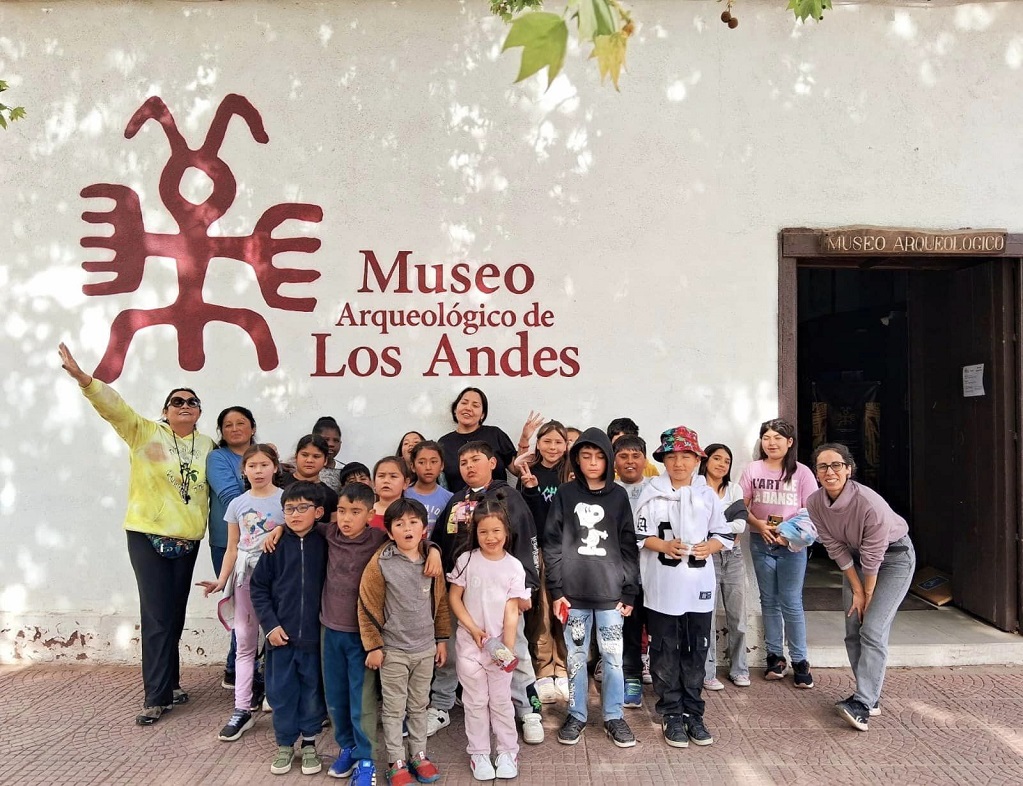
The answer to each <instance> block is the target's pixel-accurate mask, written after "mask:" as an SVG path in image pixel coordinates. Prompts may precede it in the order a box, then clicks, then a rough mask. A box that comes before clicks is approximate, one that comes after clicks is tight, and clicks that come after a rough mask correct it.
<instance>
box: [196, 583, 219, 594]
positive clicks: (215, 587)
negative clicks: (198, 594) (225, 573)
mask: <svg viewBox="0 0 1023 786" xmlns="http://www.w3.org/2000/svg"><path fill="white" fill-rule="evenodd" d="M195 586H197V587H202V588H203V593H202V596H203V597H204V598H208V597H209V596H210V595H212V594H213V593H214V592H220V591H221V590H222V589H224V585H223V584H221V583H220V581H197V582H195Z"/></svg>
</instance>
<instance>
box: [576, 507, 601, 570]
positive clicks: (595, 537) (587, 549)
mask: <svg viewBox="0 0 1023 786" xmlns="http://www.w3.org/2000/svg"><path fill="white" fill-rule="evenodd" d="M575 515H576V518H577V519H579V523H580V524H581V525H582V526H583V527H585V528H586V534H585V535H583V538H582V540H583V544H582V545H581V546H580V547H579V553H580V554H583V555H587V556H591V557H604V556H606V555H607V549H605V548H602V547H600V546H598V545H597V544H598V543H600V541H602V540H606V539H607V533H606V532H604V530H602V529H597V524H599V523H600V522H601V521H603V520H604V509H603V508H602V507H600V505H590V504H588V503H586V502H580V503H578V504H577V505H576V506H575Z"/></svg>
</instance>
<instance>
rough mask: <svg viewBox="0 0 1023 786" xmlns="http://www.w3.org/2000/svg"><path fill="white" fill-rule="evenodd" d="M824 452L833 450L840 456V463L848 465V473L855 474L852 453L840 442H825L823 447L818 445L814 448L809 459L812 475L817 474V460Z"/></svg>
mask: <svg viewBox="0 0 1023 786" xmlns="http://www.w3.org/2000/svg"><path fill="white" fill-rule="evenodd" d="M825 450H833V451H834V452H835V453H837V454H838V455H839V456H841V457H842V461H844V462H845V463H846V464H848V465H849V472H850V473H851V474H852V475H855V474H856V459H854V458H853V454H852V451H850V450H849V448H847V447H846V446H845V445H843V444H842V443H841V442H825V443H824V444H823V445H818V446H817V447H816V448H814V451H813V458H811V459H810V468H811V469H812V470H813V471H814V474H817V459H819V458H820V457H821V453H823V452H824V451H825Z"/></svg>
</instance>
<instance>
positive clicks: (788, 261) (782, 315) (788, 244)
mask: <svg viewBox="0 0 1023 786" xmlns="http://www.w3.org/2000/svg"><path fill="white" fill-rule="evenodd" d="M828 231H830V230H829V229H828V228H820V229H811V228H806V227H794V228H786V229H782V230H781V231H780V232H779V233H778V413H779V415H780V416H781V417H783V418H785V419H786V420H789V421H791V422H792V423H798V422H799V421H798V417H799V412H798V400H799V398H798V368H797V351H798V347H797V334H798V328H799V296H798V270H799V267H800V266H801V265H800V260H804V265H803V266H815V267H822V268H842V267H846V268H861V269H871V268H881V267H888V268H889V269H890V268H891V267H892V266H897V267H902V268H903V269H928V268H927V266H926V263H925V259H926V258H923V259H921V258H920V257H914V256H910V255H907V256H904V257H883V256H882V257H878V256H870V257H866V256H865V257H849V256H835V255H831V254H825V253H822V252H821V239H822V237H823V236H824V235H825V233H827V232H828ZM949 259H950V260H959V261H961V262H963V263H966V264H969V262H970V261H971V260H972V261H976V262H978V263H979V262H986V261H990V260H993V259H1002V260H1004V261H1005V262H1007V263H1008V264H1011V265H1013V266H1014V268H1015V271H1016V282H1015V289H1016V314H1015V319H1014V323H1015V324H1014V327H1015V331H1016V337H1017V340H1016V349H1015V353H1014V359H1015V365H1016V372H1015V373H1016V386H1017V391H1019V392H1020V393H1021V395H1018V396H1016V397H1015V400H1014V402H1013V403H1012V405H1010V406H1007V407H1006V414H1009V413H1011V414H1012V416H1013V417H1014V418H1015V422H1014V423H1013V424H1012V429H1011V430H1012V431H1013V432H1015V436H1016V439H1015V443H1014V448H1010V449H1013V450H1014V453H1015V455H1014V457H1013V458H1014V462H1013V463H1014V464H1015V466H1016V468H1017V472H1016V477H1015V478H1010V479H1008V480H1009V483H1010V485H1014V486H1015V489H1016V500H1017V504H1016V514H1017V515H1016V521H1015V522H1014V524H1015V542H1016V566H1017V567H1016V570H1017V576H1019V577H1021V579H1023V435H1021V434H1020V433H1019V432H1020V429H1021V428H1023V233H1012V232H1010V233H1008V235H1007V236H1006V240H1005V250H1004V251H1003V252H1001V253H998V254H975V255H963V256H956V257H949ZM806 260H811V262H810V265H806V264H805V261H806ZM1016 616H1017V620H1018V624H1019V625H1020V627H1023V580H1020V581H1018V582H1017V597H1016Z"/></svg>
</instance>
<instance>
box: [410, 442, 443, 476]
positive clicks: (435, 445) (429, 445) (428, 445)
mask: <svg viewBox="0 0 1023 786" xmlns="http://www.w3.org/2000/svg"><path fill="white" fill-rule="evenodd" d="M424 450H433V451H436V453H437V455H438V456H440V464H441V466H442V467H443V466H444V448H442V447H441V446H440V443H439V442H434V441H433V440H432V439H424V440H423V441H422V442H419V443H417V444H416V445H414V446H413V447H412V463H413V464H415V463H416V458H417V457H418V456H419V454H420V453H422V452H423V451H424ZM412 471H413V472H415V470H414V469H413V470H412Z"/></svg>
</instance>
